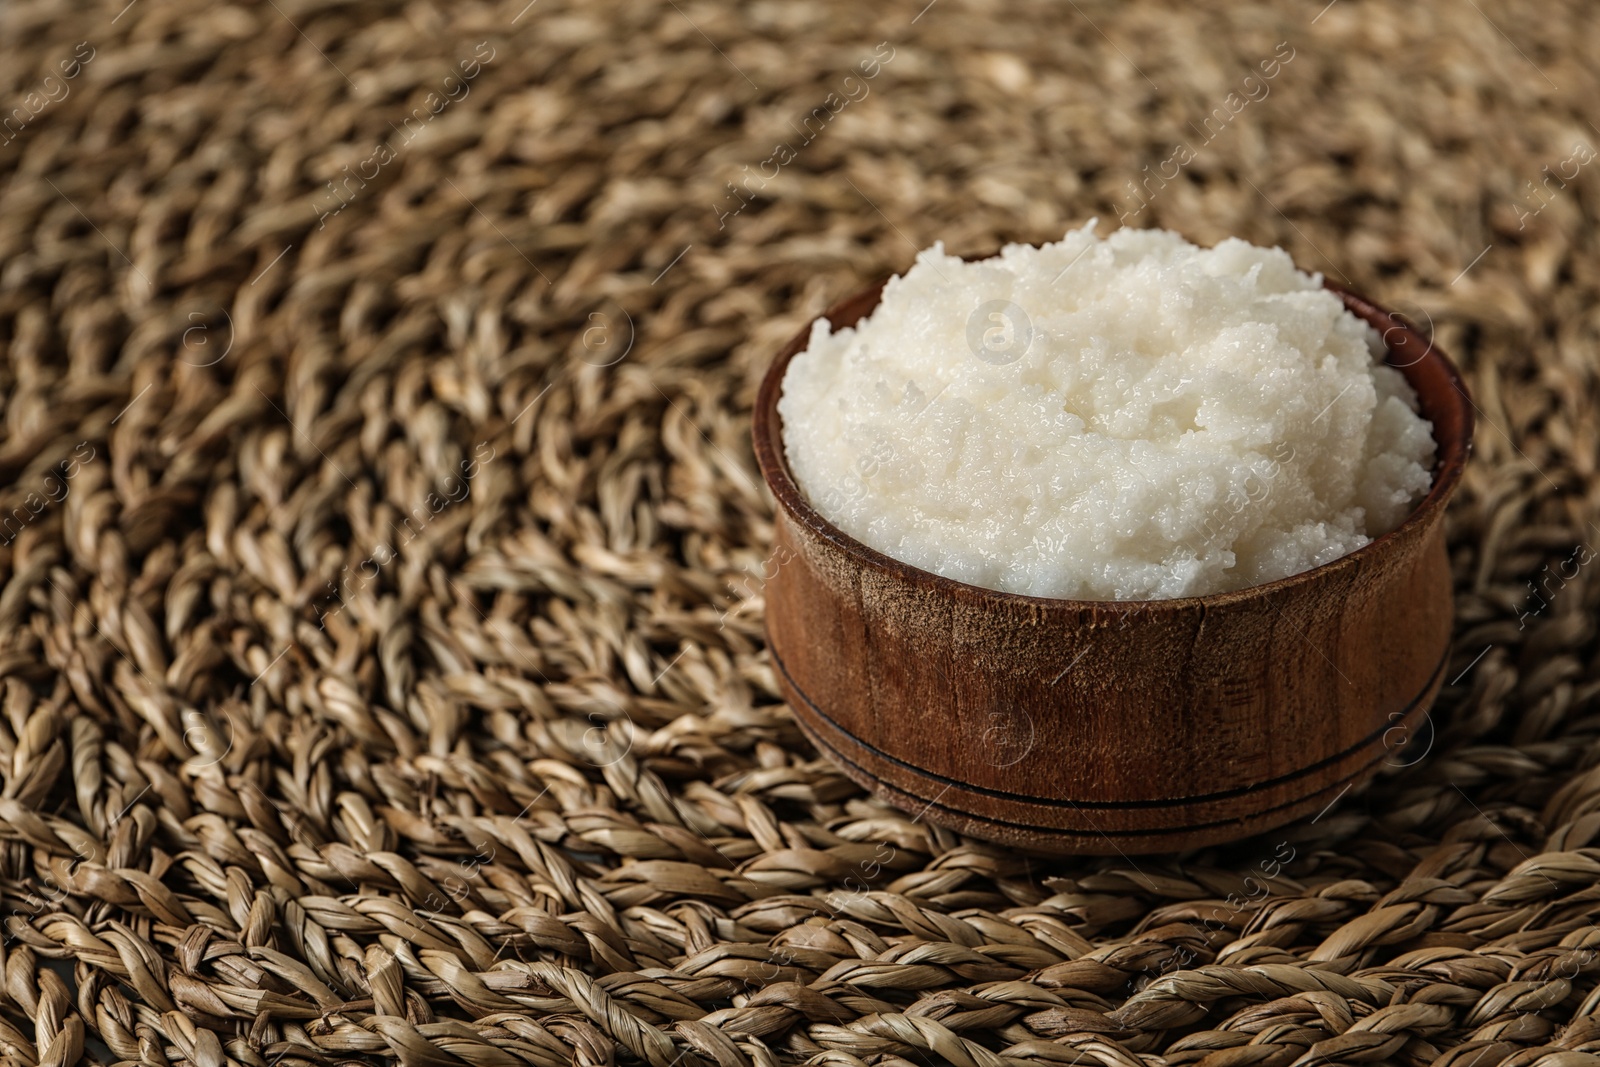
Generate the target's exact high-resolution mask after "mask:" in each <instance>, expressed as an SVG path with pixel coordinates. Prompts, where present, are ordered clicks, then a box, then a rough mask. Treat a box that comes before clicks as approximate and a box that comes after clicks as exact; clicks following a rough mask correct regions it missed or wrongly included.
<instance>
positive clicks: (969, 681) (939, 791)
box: [754, 285, 1473, 854]
mask: <svg viewBox="0 0 1600 1067" xmlns="http://www.w3.org/2000/svg"><path fill="white" fill-rule="evenodd" d="M1330 288H1333V289H1334V290H1335V291H1336V292H1338V293H1339V295H1340V296H1341V297H1342V298H1343V299H1344V300H1345V302H1346V304H1347V306H1349V307H1350V308H1351V310H1352V311H1354V312H1355V313H1356V314H1357V315H1359V316H1361V317H1362V318H1364V319H1366V320H1367V321H1368V322H1370V323H1372V324H1373V325H1374V326H1375V327H1376V328H1377V329H1378V330H1380V331H1381V332H1382V333H1383V334H1384V339H1385V342H1386V344H1387V345H1388V347H1389V356H1388V359H1389V362H1390V363H1391V364H1392V365H1394V366H1396V367H1397V368H1399V369H1400V370H1401V372H1402V373H1403V374H1405V375H1406V377H1407V379H1408V380H1409V381H1410V382H1411V384H1412V386H1413V387H1414V388H1415V389H1416V390H1417V393H1418V396H1419V398H1420V401H1421V406H1422V411H1423V414H1424V415H1425V416H1426V417H1427V418H1428V419H1430V420H1431V421H1432V422H1433V425H1434V434H1435V438H1436V440H1437V442H1438V445H1439V453H1438V459H1437V463H1436V466H1435V470H1434V484H1433V488H1432V489H1431V491H1430V492H1429V493H1428V495H1427V496H1426V497H1425V498H1424V499H1423V501H1422V502H1421V503H1420V504H1419V505H1418V507H1417V508H1416V510H1415V511H1414V512H1413V513H1412V515H1411V516H1410V517H1409V518H1408V519H1407V520H1406V521H1405V522H1404V523H1403V524H1402V525H1401V526H1400V527H1399V528H1398V529H1396V530H1395V531H1393V532H1392V533H1390V534H1388V535H1387V536H1384V537H1381V538H1378V539H1377V540H1375V541H1373V542H1372V543H1371V544H1369V545H1367V546H1365V547H1363V548H1361V549H1360V550H1358V551H1356V552H1353V553H1351V554H1349V555H1347V556H1344V557H1342V558H1341V559H1338V560H1335V561H1334V562H1332V563H1329V564H1327V565H1325V566H1322V567H1319V568H1317V569H1315V570H1312V571H1308V572H1306V573H1304V574H1299V575H1294V576H1291V577H1289V578H1285V579H1282V580H1279V581H1275V582H1271V583H1268V584H1265V585H1260V586H1256V587H1253V588H1250V589H1244V590H1238V591H1235V592H1229V593H1222V594H1216V595H1212V596H1205V597H1192V598H1184V599H1176V600H1165V601H1145V602H1106V601H1070V600H1054V599H1046V598H1039V597H1029V596H1019V595H1016V594H1011V593H1002V592H997V591H994V590H989V589H980V588H977V587H975V586H970V585H966V584H964V583H961V582H957V581H953V580H951V579H947V578H943V577H940V576H938V575H934V574H931V573H929V572H926V571H923V570H920V569H918V568H915V567H911V566H908V565H906V564H902V563H899V562H897V561H895V560H892V559H890V558H888V557H887V556H884V555H883V554H881V553H879V552H876V551H874V550H873V549H870V548H868V547H866V546H865V545H863V544H861V543H860V542H858V541H856V540H854V539H853V538H851V537H850V536H848V535H847V534H845V533H844V532H843V531H841V530H839V529H838V528H837V527H835V526H833V525H832V524H831V523H830V522H828V521H827V520H826V519H824V518H823V517H822V516H821V515H820V514H819V513H818V512H817V511H815V510H814V509H813V508H812V507H811V506H810V504H809V503H808V502H807V500H806V498H805V495H804V493H802V492H801V490H800V488H799V486H798V485H797V484H796V483H795V481H794V478H793V476H792V473H791V472H790V470H789V467H788V463H787V460H786V458H785V455H784V450H783V442H782V423H781V420H780V417H779V415H778V411H777V401H778V397H779V394H780V391H781V386H782V376H783V373H784V370H785V368H786V367H787V366H788V363H789V360H790V359H791V358H793V356H794V355H795V354H796V353H798V352H799V351H801V350H802V349H803V348H804V347H805V344H806V342H807V338H808V334H809V331H802V333H801V334H800V335H799V336H797V337H796V338H795V339H794V340H793V341H791V342H790V343H789V345H788V346H787V347H785V348H784V349H783V351H782V352H781V353H779V355H778V357H777V359H776V360H775V361H774V363H773V365H772V367H771V369H770V370H769V371H768V373H767V376H766V378H765V380H764V381H763V383H762V388H761V391H760V394H759V396H758V398H757V401H756V409H755V417H754V435H755V450H756V457H757V459H758V461H759V462H760V465H761V469H762V472H763V474H764V475H765V477H766V480H767V484H768V485H769V486H770V487H771V489H772V491H773V494H774V496H775V497H776V498H777V501H778V504H779V507H778V512H777V522H776V533H775V544H774V557H773V560H772V563H771V565H770V567H769V574H770V577H769V579H768V582H767V588H766V607H767V634H768V639H769V643H770V648H771V655H772V659H773V666H774V671H775V673H776V674H777V675H778V678H779V681H780V684H781V685H782V687H783V691H784V694H785V697H786V698H787V699H788V701H789V703H790V705H791V706H792V707H793V709H794V711H795V714H796V716H797V718H798V719H799V721H800V723H801V725H802V726H803V727H804V729H805V731H806V733H807V735H808V736H809V737H810V738H811V739H812V740H813V741H814V742H815V743H816V744H817V746H818V747H819V749H821V750H822V751H823V752H825V753H827V754H828V755H829V756H830V757H832V758H833V759H834V760H835V761H836V762H838V763H839V765H840V766H841V767H842V768H843V769H844V770H845V772H846V773H847V774H849V775H850V776H851V777H852V778H853V779H855V780H856V781H858V782H860V783H862V784H863V785H865V786H868V787H869V788H871V789H873V790H874V791H875V792H877V793H878V795H879V796H881V797H883V798H884V799H885V800H887V801H889V802H890V803H893V804H895V805H897V806H899V807H901V808H903V809H905V810H908V811H913V812H922V813H924V817H925V818H927V819H929V820H931V821H933V822H936V823H939V824H942V825H946V826H950V827H952V828H955V829H957V830H960V831H962V832H964V833H970V834H973V835H976V836H980V837H986V838H991V839H994V840H998V841H1002V842H1007V843H1013V844H1018V845H1025V846H1028V847H1032V848H1038V849H1044V850H1049V851H1057V852H1078V853H1092V854H1111V853H1118V852H1125V853H1136V852H1154V851H1166V850H1171V849H1180V848H1189V847H1193V846H1198V845H1203V844H1210V843H1215V842H1220V841H1227V840H1232V839H1236V838H1239V837H1244V836H1247V835H1249V834H1251V833H1255V832H1258V831H1261V830H1265V829H1269V828H1271V827H1274V826H1278V825H1281V824H1283V823H1286V822H1289V821H1291V820H1293V819H1295V818H1297V817H1299V816H1302V815H1305V814H1308V813H1311V812H1315V811H1316V810H1318V809H1319V808H1320V807H1322V806H1323V805H1325V804H1327V803H1328V802H1329V801H1330V800H1331V799H1333V798H1334V797H1335V796H1337V795H1338V794H1339V792H1340V791H1342V790H1344V789H1346V788H1347V787H1348V786H1350V785H1351V784H1353V783H1359V782H1361V781H1364V780H1366V779H1367V778H1369V777H1370V776H1371V775H1373V774H1374V773H1376V771H1377V769H1378V767H1379V765H1380V764H1381V763H1382V762H1384V761H1385V759H1386V758H1389V759H1391V760H1398V759H1407V761H1409V759H1408V757H1403V756H1399V755H1398V753H1399V752H1400V750H1401V746H1403V745H1404V743H1405V742H1406V741H1407V740H1409V739H1410V737H1411V736H1412V732H1413V731H1415V730H1416V729H1417V727H1418V725H1419V723H1420V722H1421V721H1422V719H1423V717H1424V716H1425V715H1426V712H1427V709H1428V707H1429V705H1430V704H1431V703H1432V701H1433V699H1434V696H1435V695H1436V694H1437V692H1438V690H1439V686H1440V684H1441V681H1442V679H1443V672H1444V667H1445V658H1446V654H1447V651H1448V645H1449V639H1450V631H1451V621H1452V618H1451V615H1452V612H1451V580H1450V570H1449V564H1448V560H1447V558H1446V553H1445V541H1444V529H1443V517H1444V510H1445V505H1446V502H1447V501H1448V499H1449V497H1450V494H1451V493H1452V492H1453V490H1454V489H1455V486H1456V484H1457V482H1458V480H1459V478H1460V475H1461V471H1462V468H1463V466H1464V464H1465V462H1466V459H1467V456H1468V454H1469V452H1470V449H1471V437H1472V423H1473V419H1472V406H1471V401H1470V400H1469V399H1468V398H1467V395H1466V392H1465V388H1464V386H1463V385H1462V383H1461V380H1460V377H1459V375H1458V374H1457V372H1456V370H1455V368H1454V367H1453V366H1452V365H1451V364H1450V361H1449V360H1448V358H1446V357H1445V355H1444V354H1443V353H1442V352H1440V351H1438V350H1437V349H1435V348H1434V347H1433V346H1432V344H1431V343H1430V342H1429V341H1428V340H1427V339H1425V338H1424V337H1423V336H1421V335H1420V334H1418V333H1417V332H1416V331H1414V330H1413V329H1412V328H1411V327H1410V326H1409V325H1406V324H1404V323H1403V322H1402V320H1400V319H1399V318H1398V317H1397V316H1393V315H1391V314H1390V313H1388V312H1386V311H1384V310H1382V309H1380V308H1378V307H1377V306H1375V305H1373V304H1371V303H1370V302H1368V301H1366V300H1364V299H1363V298H1361V297H1358V296H1355V295H1354V294H1351V293H1348V292H1345V291H1343V290H1339V289H1338V288H1337V287H1333V286H1330ZM881 289H882V286H881V285H879V286H875V287H873V288H872V289H869V290H867V291H864V292H862V293H859V294H857V295H855V296H853V297H851V298H849V299H847V300H845V301H843V302H841V303H840V304H838V305H837V306H835V307H834V308H833V309H831V310H830V311H829V313H828V317H829V319H830V320H831V321H832V322H833V324H834V326H835V328H838V327H842V326H848V325H852V324H854V323H855V322H856V321H858V320H859V319H860V318H861V317H863V316H864V315H865V314H867V313H868V312H869V311H870V310H871V309H872V308H873V307H874V306H876V304H877V301H878V297H879V294H880V292H881Z"/></svg>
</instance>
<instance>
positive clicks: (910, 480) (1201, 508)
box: [778, 222, 1434, 600]
mask: <svg viewBox="0 0 1600 1067" xmlns="http://www.w3.org/2000/svg"><path fill="white" fill-rule="evenodd" d="M1094 225H1095V224H1094V223H1092V222H1091V223H1090V224H1089V225H1088V226H1086V227H1084V228H1083V229H1081V230H1077V231H1073V232H1071V233H1068V234H1067V236H1066V237H1065V238H1064V239H1063V240H1062V241H1060V242H1058V243H1056V244H1049V245H1045V246H1044V247H1042V248H1035V247H1032V246H1029V245H1009V246H1007V247H1006V248H1005V249H1004V250H1003V251H1002V252H1001V253H1000V254H999V255H998V256H996V257H994V258H992V259H987V260H983V261H981V262H976V263H966V262H963V261H962V260H960V259H958V258H956V257H953V256H948V255H945V254H944V249H943V247H942V246H940V245H935V246H934V247H933V248H932V249H931V250H928V251H926V252H923V253H922V254H921V255H919V256H918V257H917V261H916V264H915V265H914V266H913V267H912V268H911V269H910V270H909V271H908V272H907V273H906V274H905V275H904V276H902V277H898V278H895V279H893V280H892V281H890V282H889V283H888V285H887V286H886V287H885V289H884V291H883V299H882V302H881V303H880V304H879V305H878V307H877V308H876V310H874V311H873V313H872V314H871V315H870V316H869V317H868V318H866V319H864V320H863V321H862V322H861V323H860V324H858V325H857V326H856V327H854V328H851V329H843V330H839V331H838V332H833V331H831V330H830V329H829V325H828V322H827V320H825V319H819V320H817V322H816V323H815V324H814V325H813V326H812V331H811V340H810V345H809V347H808V348H807V349H806V350H805V351H804V352H802V353H801V354H799V355H798V356H796V357H795V358H794V360H793V361H792V362H791V363H790V365H789V368H788V371H787V372H786V373H785V375H784V379H783V396H782V399H781V400H780V401H779V403H778V410H779V412H780V413H781V415H782V417H783V440H784V447H785V450H786V452H787V455H788V459H789V465H790V467H791V469H792V470H793V471H794V474H795V477H796V479H797V480H798V481H799V484H800V487H801V489H802V490H803V491H804V492H805V494H806V496H807V498H808V499H809V500H810V501H811V503H812V505H813V506H814V507H816V508H817V509H818V510H819V511H820V512H821V513H822V514H823V515H824V516H826V517H827V518H828V519H829V520H831V521H832V522H833V523H835V524H836V525H838V526H839V527H840V528H841V529H843V530H844V531H845V532H846V533H848V534H850V535H851V536H852V537H854V538H856V539H857V540H859V541H861V542H863V543H864V544H867V545H869V546H871V547H873V548H875V549H877V550H878V551H880V552H883V553H884V554H886V555H889V556H892V557H894V558H895V559H898V560H901V561H903V562H905V563H909V564H911V565H913V566H915V567H920V568H922V569H924V570H928V571H933V572H935V573H937V574H942V575H945V576H946V577H949V578H954V579H956V580H958V581H962V582H967V583H970V584H972V585H979V586H985V587H988V588H991V589H999V590H1004V591H1008V592H1014V593H1026V594H1031V595H1033V596H1043V597H1065V598H1071V599H1080V600H1152V599H1163V598H1168V597H1180V596H1199V595H1203V594H1207V593H1216V592H1222V591H1225V590H1231V589H1240V588H1243V587H1246V586H1251V585H1258V584H1260V583H1263V582H1269V581H1272V580H1274V579H1277V578H1283V577H1286V576H1288V575H1291V574H1296V573H1299V572H1300V571H1304V570H1309V569H1310V568H1312V567H1317V566H1320V565H1321V564H1324V563H1327V562H1329V561H1330V560H1333V559H1336V558H1337V557H1339V556H1342V555H1344V554H1345V553H1347V552H1350V551H1352V550H1354V549H1357V548H1359V547H1361V546H1362V545H1364V544H1366V543H1367V542H1368V541H1369V540H1371V539H1372V538H1374V537H1378V536H1381V535H1382V534H1385V533H1387V532H1388V531H1390V530H1392V529H1393V528H1394V527H1395V526H1397V525H1398V524H1399V523H1400V522H1401V521H1402V520H1403V519H1404V518H1405V517H1406V515H1407V514H1408V513H1409V512H1410V510H1411V509H1412V507H1413V506H1414V505H1415V504H1416V502H1417V501H1418V500H1419V499H1420V498H1421V497H1422V495H1423V494H1425V493H1426V492H1427V490H1428V487H1429V485H1430V483H1431V476H1430V473H1429V472H1430V471H1431V470H1432V467H1433V458H1434V442H1433V434H1432V427H1431V425H1430V424H1429V423H1428V422H1426V421H1425V420H1424V419H1422V418H1421V417H1419V416H1418V414H1417V413H1416V406H1417V404H1416V396H1415V394H1414V393H1413V391H1412V389H1411V387H1410V385H1409V384H1407V382H1406V381H1405V379H1404V378H1403V377H1402V376H1401V375H1400V373H1399V372H1398V371H1396V370H1394V369H1392V368H1390V367H1387V366H1384V365H1383V364H1382V362H1381V352H1382V344H1381V341H1380V339H1379V336H1378V334H1377V332H1376V331H1375V330H1373V329H1372V328H1371V327H1370V326H1368V325H1367V324H1366V323H1364V322H1362V321H1361V320H1360V319H1358V318H1356V317H1355V316H1354V315H1353V314H1351V313H1350V312H1349V311H1348V310H1347V309H1346V308H1345V307H1344V304H1343V303H1342V302H1341V301H1340V300H1339V298H1338V297H1336V296H1334V295H1333V294H1332V293H1330V292H1328V291H1327V290H1325V289H1323V288H1322V285H1321V278H1320V277H1319V276H1316V275H1311V274H1306V273H1304V272H1302V271H1300V270H1298V269H1296V268H1295V266H1294V264H1293V263H1292V262H1291V261H1290V259H1289V256H1288V254H1287V253H1285V252H1284V251H1282V250H1281V249H1277V248H1271V249H1268V248H1257V247H1255V246H1253V245H1250V244H1248V243H1246V242H1244V241H1240V240H1234V239H1230V240H1227V241H1223V242H1222V243H1221V244H1219V245H1217V247H1215V248H1210V249H1206V248H1200V247H1197V246H1196V245H1193V244H1190V243H1189V242H1187V241H1185V240H1184V239H1183V238H1181V237H1179V236H1178V235H1177V234H1174V233H1169V232H1165V231H1159V230H1127V229H1123V230H1118V231H1116V232H1115V233H1113V234H1111V236H1110V237H1108V238H1106V239H1104V240H1102V239H1100V238H1098V237H1096V236H1095V234H1094Z"/></svg>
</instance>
